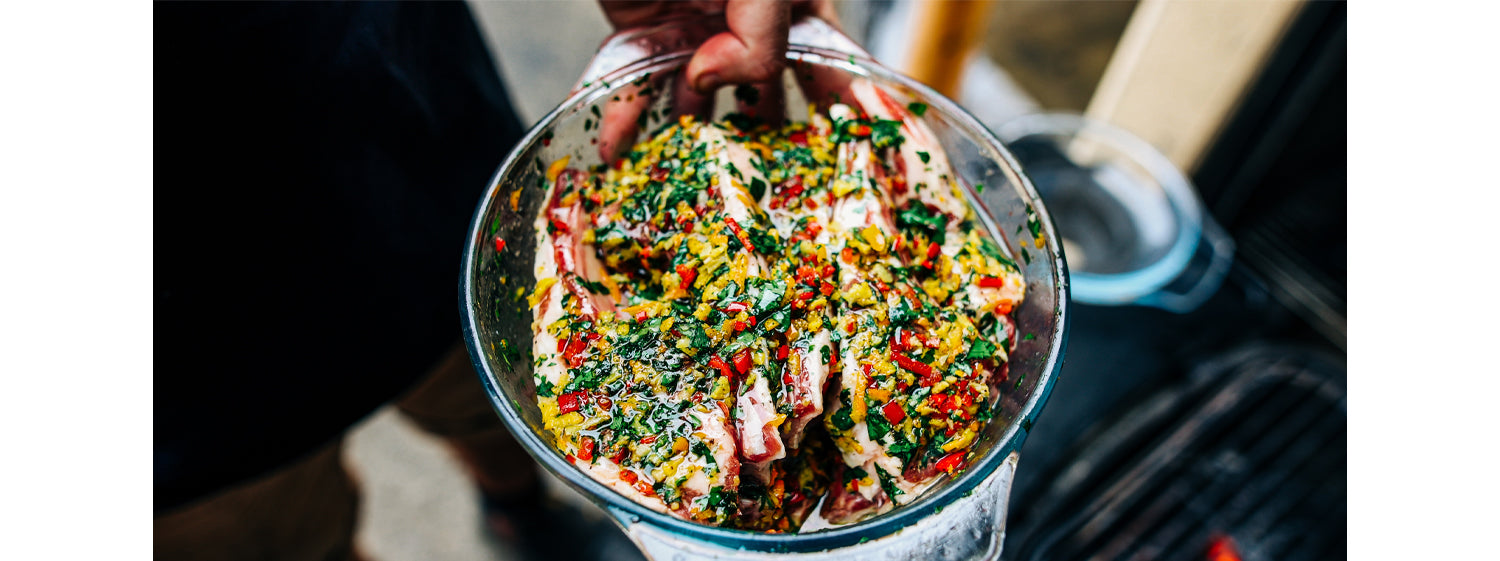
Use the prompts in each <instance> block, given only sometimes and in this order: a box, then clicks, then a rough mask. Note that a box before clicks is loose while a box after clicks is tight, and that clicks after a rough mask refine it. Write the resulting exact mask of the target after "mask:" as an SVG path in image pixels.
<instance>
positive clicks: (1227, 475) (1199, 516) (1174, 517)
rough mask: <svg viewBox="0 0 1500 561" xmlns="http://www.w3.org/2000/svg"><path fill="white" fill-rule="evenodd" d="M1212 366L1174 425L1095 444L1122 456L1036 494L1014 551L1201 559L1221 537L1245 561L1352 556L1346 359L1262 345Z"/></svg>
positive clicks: (1022, 554)
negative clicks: (1349, 550)
mask: <svg viewBox="0 0 1500 561" xmlns="http://www.w3.org/2000/svg"><path fill="white" fill-rule="evenodd" d="M1206 369H1207V370H1212V371H1209V372H1199V373H1198V374H1197V375H1196V376H1194V379H1198V380H1204V382H1202V383H1201V388H1199V389H1198V390H1196V391H1181V392H1178V393H1176V394H1175V396H1174V398H1173V399H1174V400H1175V401H1176V404H1175V405H1174V406H1173V407H1172V408H1171V409H1169V411H1170V413H1164V414H1161V416H1162V418H1163V419H1164V421H1162V422H1159V423H1141V424H1140V429H1139V430H1136V431H1134V432H1137V433H1142V434H1132V435H1126V436H1124V437H1121V436H1119V435H1115V436H1112V437H1110V438H1109V442H1108V443H1104V444H1096V445H1097V446H1113V447H1116V448H1120V449H1122V450H1121V451H1120V452H1119V453H1118V456H1117V457H1122V458H1126V459H1125V460H1124V461H1120V462H1108V464H1109V465H1108V466H1099V465H1090V462H1094V461H1097V459H1098V458H1099V457H1105V456H1108V454H1095V455H1093V456H1091V457H1089V458H1082V459H1080V460H1079V462H1080V464H1081V465H1078V466H1074V467H1071V468H1069V469H1066V470H1064V472H1063V473H1067V472H1070V471H1071V472H1074V473H1087V475H1086V476H1084V477H1081V478H1059V479H1060V480H1061V479H1068V481H1069V482H1068V483H1066V489H1061V490H1053V491H1052V492H1049V493H1048V495H1047V497H1046V498H1045V499H1044V500H1042V501H1038V504H1037V507H1036V508H1037V512H1036V514H1037V516H1029V517H1027V520H1026V523H1025V524H1024V525H1018V528H1017V534H1016V535H1015V537H1016V538H1017V539H1018V541H1020V545H1019V546H1018V547H1016V548H1015V550H1014V551H1016V555H1015V557H1013V558H1015V559H1038V560H1039V559H1049V560H1068V559H1080V560H1081V559H1090V560H1094V559H1098V560H1136V559H1150V560H1157V559H1161V560H1201V559H1206V558H1207V555H1208V553H1207V552H1208V551H1209V548H1210V546H1211V544H1212V543H1214V542H1215V540H1216V539H1218V537H1220V536H1227V537H1228V538H1230V539H1232V540H1233V543H1234V544H1235V545H1236V549H1237V550H1238V552H1239V555H1240V557H1241V558H1242V559H1245V560H1247V561H1252V560H1260V559H1265V560H1271V559H1277V560H1281V559H1330V558H1342V557H1344V555H1345V540H1344V536H1345V523H1344V521H1345V520H1346V518H1347V516H1346V512H1345V505H1346V500H1345V497H1346V494H1345V492H1346V487H1345V469H1346V466H1347V459H1346V456H1345V439H1346V430H1347V414H1346V412H1345V401H1344V389H1343V367H1342V365H1338V364H1336V363H1334V362H1332V361H1330V360H1328V359H1324V358H1322V357H1321V356H1318V355H1311V354H1308V353H1301V352H1296V351H1291V350H1288V349H1280V348H1264V347H1263V348H1259V349H1254V350H1250V351H1242V352H1240V353H1236V354H1235V355H1233V356H1232V357H1231V358H1229V359H1226V360H1223V361H1218V362H1215V363H1213V364H1212V365H1209V366H1207V367H1206ZM1023 465H1024V456H1023ZM1048 506H1050V507H1051V508H1047V507H1048Z"/></svg>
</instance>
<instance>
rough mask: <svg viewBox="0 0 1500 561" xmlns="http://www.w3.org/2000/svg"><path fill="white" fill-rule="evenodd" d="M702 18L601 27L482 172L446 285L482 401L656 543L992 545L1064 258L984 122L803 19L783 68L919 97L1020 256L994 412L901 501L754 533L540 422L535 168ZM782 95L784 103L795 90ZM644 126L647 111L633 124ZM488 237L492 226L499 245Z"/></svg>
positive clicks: (682, 57) (762, 547) (1047, 378)
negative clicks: (969, 450) (569, 81)
mask: <svg viewBox="0 0 1500 561" xmlns="http://www.w3.org/2000/svg"><path fill="white" fill-rule="evenodd" d="M713 31H714V28H713V27H712V25H711V24H705V23H703V22H679V23H675V24H667V25H664V26H659V27H656V28H652V29H647V30H640V31H636V32H632V33H624V34H620V35H617V36H616V37H614V38H613V39H611V40H610V41H608V42H606V43H605V45H604V47H603V48H602V49H601V51H600V55H599V56H598V57H597V58H596V59H595V61H594V63H593V65H592V66H591V67H590V70H589V72H588V73H586V75H585V77H584V79H583V80H581V81H580V88H579V90H578V91H577V92H575V93H574V94H573V95H572V96H571V97H569V98H568V99H567V100H566V101H564V102H563V103H562V104H561V105H559V106H558V107H557V109H554V110H553V111H552V112H551V113H549V114H548V115H547V116H546V117H545V118H544V119H542V121H541V122H540V123H539V124H537V125H536V126H535V127H534V128H532V129H531V131H530V132H529V133H528V134H527V135H526V137H525V138H524V139H522V140H521V142H520V143H519V144H518V145H517V146H516V147H515V149H514V150H512V151H511V153H510V155H509V156H508V157H506V159H505V162H504V164H502V165H501V166H500V169H499V171H498V172H496V174H495V177H494V179H493V180H492V181H491V182H490V186H489V188H488V189H487V190H486V191H485V194H484V197H483V198H482V200H481V201H480V203H479V207H478V209H477V210H476V211H475V213H474V220H473V223H472V225H471V226H470V230H469V239H468V244H467V247H466V248H465V250H464V259H463V269H462V274H461V280H460V286H459V289H460V297H461V300H462V305H463V311H464V332H465V336H466V339H467V341H468V344H469V350H470V354H471V356H472V358H473V361H474V366H475V368H476V370H478V372H479V374H480V377H481V379H482V381H483V383H484V385H485V388H486V389H487V390H488V392H489V396H490V398H491V400H492V401H493V403H494V406H495V409H496V411H497V412H498V413H499V414H500V417H501V418H502V419H503V420H504V422H505V423H506V425H507V426H508V427H509V428H510V430H511V431H512V432H513V433H514V434H515V435H516V437H517V438H518V439H519V440H520V441H521V443H522V444H523V445H524V446H525V447H526V449H527V450H528V451H529V452H530V453H531V454H532V455H533V456H534V457H535V458H536V459H537V461H538V462H540V463H541V464H542V465H543V466H544V467H545V468H546V469H547V470H549V471H551V472H552V473H553V474H555V475H557V476H558V477H560V478H561V479H562V480H563V481H565V482H567V484H568V485H570V486H572V487H573V488H575V489H577V490H578V491H580V492H581V493H583V494H584V495H585V496H587V497H589V498H590V499H591V500H593V501H595V502H597V503H598V504H600V505H601V506H602V507H604V508H605V509H606V510H607V511H609V512H610V513H611V514H612V515H613V516H614V517H615V518H616V520H617V521H618V522H619V523H620V524H621V525H622V526H623V527H624V528H625V530H626V531H627V533H629V534H630V535H631V537H632V539H634V540H635V541H636V543H637V544H638V545H639V546H641V548H642V549H643V551H645V552H646V553H647V554H648V555H651V556H653V557H656V558H675V557H676V556H683V558H702V557H717V558H729V557H751V558H755V557H760V556H763V555H765V554H770V553H799V554H815V556H818V557H822V558H855V557H867V556H869V555H870V554H871V553H872V552H877V551H878V553H879V554H880V555H881V556H882V557H885V556H896V557H914V558H923V559H967V558H976V557H988V556H992V555H995V554H998V552H999V547H1000V541H1001V538H1002V537H1003V535H1004V510H1005V501H1006V499H1007V498H1008V494H1009V483H1010V474H1011V473H1012V470H1013V469H1014V466H1015V461H1016V452H1017V451H1018V450H1019V449H1020V447H1021V444H1022V442H1023V441H1024V440H1025V439H1026V435H1027V432H1028V430H1029V429H1030V427H1031V423H1032V421H1033V420H1034V419H1035V418H1036V415H1037V413H1038V412H1039V411H1040V410H1041V408H1042V405H1043V403H1045V402H1046V399H1047V394H1048V392H1049V391H1050V390H1051V388H1052V383H1053V381H1054V379H1055V378H1056V376H1057V372H1058V370H1059V368H1060V367H1061V365H1062V355H1063V349H1064V346H1065V342H1066V340H1067V326H1068V322H1067V318H1068V313H1067V310H1068V273H1067V268H1066V265H1065V264H1064V261H1063V255H1062V249H1061V248H1060V246H1059V245H1058V244H1059V240H1060V238H1059V237H1058V235H1057V233H1056V229H1055V228H1054V227H1053V224H1052V220H1051V218H1050V217H1049V216H1048V214H1047V210H1046V208H1045V207H1044V206H1043V205H1042V202H1041V198H1040V197H1039V196H1038V195H1037V192H1036V190H1035V189H1034V188H1033V187H1032V185H1031V182H1030V181H1029V180H1028V179H1027V178H1026V176H1025V175H1024V174H1023V173H1022V172H1021V169H1020V167H1019V165H1018V164H1017V163H1016V160H1015V159H1014V158H1013V157H1012V156H1011V155H1010V153H1009V152H1007V151H1006V149H1005V148H1004V146H1002V145H1001V143H1000V141H999V140H998V139H996V138H995V136H994V135H993V134H991V133H990V131H988V130H986V129H985V128H984V127H983V126H982V125H980V124H979V122H978V121H976V120H975V119H974V117H973V116H971V115H969V113H967V112H965V111H964V110H963V109H961V108H959V107H958V106H957V105H956V104H954V103H953V102H952V101H951V100H949V99H947V98H945V97H943V96H941V95H939V94H938V93H936V92H934V91H932V90H931V89H929V88H927V87H925V86H923V85H921V84H919V83H917V82H915V81H913V80H911V79H910V78H907V77H905V76H902V75H900V74H899V73H897V72H895V71H892V70H891V69H889V68H886V67H884V66H882V65H880V64H879V63H876V62H875V61H873V60H871V59H870V57H869V55H868V54H866V53H865V52H864V51H862V50H860V49H859V48H858V47H857V46H855V45H854V43H853V42H852V41H849V40H848V39H847V38H845V37H844V36H843V35H841V34H839V33H838V32H837V31H835V30H833V29H832V28H831V27H830V26H828V25H827V24H825V23H823V22H821V21H819V20H816V19H808V20H803V21H801V22H798V23H797V24H796V25H794V26H793V29H792V35H791V43H792V44H791V46H790V49H789V50H788V52H787V55H786V57H787V59H788V62H789V63H790V64H791V65H792V66H793V68H794V69H795V68H808V66H801V65H812V67H816V68H820V69H825V70H831V71H836V72H839V73H844V74H847V75H850V76H856V77H864V78H868V79H870V80H872V81H874V82H875V83H876V84H877V85H879V86H881V87H882V88H884V89H885V90H886V91H887V92H888V93H890V94H891V95H892V96H893V97H896V98H897V99H898V100H899V101H902V102H921V103H925V104H927V106H928V108H929V109H928V110H927V112H926V119H927V121H928V124H929V126H931V127H932V129H933V130H934V132H935V133H936V135H937V137H938V140H939V142H940V143H941V144H942V145H943V147H944V148H945V149H946V150H947V152H948V154H949V157H950V159H951V161H952V163H953V167H954V171H955V173H957V174H958V175H960V176H961V177H962V178H963V180H964V183H967V184H968V185H982V186H983V188H982V190H978V191H976V190H975V189H973V188H970V189H969V191H968V193H967V194H968V196H969V198H970V203H971V204H972V205H973V206H974V208H975V209H976V211H977V214H978V215H979V218H980V220H979V223H980V224H982V225H983V227H985V228H988V229H990V230H991V233H992V234H994V235H995V239H997V240H1003V243H1002V245H1008V249H1009V250H1010V252H1011V253H1012V254H1013V256H1014V257H1015V258H1016V261H1017V263H1018V264H1020V265H1022V267H1023V273H1024V274H1025V276H1026V279H1027V291H1028V292H1027V296H1026V300H1025V302H1024V303H1023V304H1022V305H1021V306H1020V307H1019V308H1018V309H1017V310H1016V311H1015V313H1014V319H1015V320H1016V323H1017V325H1018V326H1019V329H1020V331H1021V333H1023V334H1026V335H1025V336H1023V337H1022V338H1021V340H1020V342H1019V344H1018V345H1017V348H1016V349H1014V350H1013V352H1012V353H1011V355H1010V357H1011V365H1010V376H1009V379H1008V381H1007V382H1006V383H1005V388H1004V389H1003V391H1002V393H1001V394H1000V397H999V398H998V401H996V402H995V403H994V404H993V409H994V413H995V415H994V419H995V420H994V421H993V422H992V423H991V424H990V425H989V427H988V429H987V430H986V431H985V433H984V434H983V435H982V437H981V440H980V441H979V442H977V443H976V444H975V446H974V455H973V456H971V457H972V458H974V460H973V461H972V463H971V465H970V467H969V468H967V469H965V470H963V471H962V472H960V473H959V474H957V475H955V476H951V477H950V478H949V479H948V480H947V481H945V482H943V483H941V484H939V485H938V486H936V487H934V488H933V489H932V490H930V491H929V492H927V493H926V494H925V495H924V496H922V497H921V498H919V499H918V500H916V501H914V502H913V503H911V504H909V505H906V506H902V507H899V508H896V509H895V510H893V511H891V512H889V513H886V514H883V515H880V516H876V517H874V518H871V519H868V520H865V521H862V522H859V523H855V524H850V525H846V526H838V527H832V528H827V529H822V530H818V531H812V532H806V533H798V534H763V533H754V532H748V531H741V530H731V529H724V528H717V527H710V526H704V525H700V524H696V523H692V522H688V521H685V520H681V519H678V518H674V517H671V516H668V515H664V514H660V513H657V512H654V511H651V510H649V509H646V508H645V507H642V506H641V505H639V504H636V503H635V502H633V501H631V500H629V499H627V498H625V497H623V496H621V495H619V494H617V493H615V492H614V491H612V490H610V489H609V488H608V487H606V486H604V485H603V484H600V483H599V482H597V481H595V480H593V479H591V478H590V477H589V476H587V475H586V474H584V473H583V472H581V471H579V470H578V469H576V468H575V467H573V466H572V465H570V464H569V463H567V461H566V460H564V458H563V456H562V455H561V454H560V453H559V452H557V451H556V450H555V449H554V448H553V447H552V445H551V444H550V441H551V439H550V438H548V437H546V436H545V435H543V434H542V431H544V430H545V429H543V428H542V418H541V413H540V412H539V411H538V409H537V406H536V388H535V386H534V384H533V382H532V376H531V373H532V367H531V365H532V362H531V357H532V355H531V341H532V332H531V314H530V311H529V309H528V307H527V305H526V302H525V295H526V294H529V293H530V291H531V289H532V288H533V286H534V284H535V282H536V278H535V273H534V270H533V266H534V265H533V263H534V258H535V252H536V243H537V236H536V232H535V231H533V223H534V220H535V218H536V216H537V213H538V212H539V211H540V209H541V208H542V207H543V204H544V200H543V198H544V195H545V193H546V188H545V184H544V182H545V179H544V175H545V167H546V165H547V163H549V162H552V161H554V160H556V159H558V158H561V157H563V156H567V157H569V158H570V159H571V160H570V161H571V162H572V165H574V166H580V165H589V164H597V163H600V157H599V155H598V152H599V150H598V148H597V145H596V143H595V141H596V139H595V137H594V136H593V135H595V134H597V130H598V128H597V124H598V116H599V114H600V113H599V112H602V111H604V110H605V108H606V107H605V105H606V104H608V103H609V102H610V101H611V100H612V99H613V98H614V97H615V96H616V95H620V94H621V93H622V92H636V91H638V89H639V88H640V87H641V86H640V85H641V84H645V83H647V82H652V81H653V80H654V81H655V82H653V83H658V82H660V81H661V80H662V79H663V77H667V78H666V79H667V80H671V79H672V78H670V77H671V76H672V75H673V74H674V73H675V72H677V71H679V70H680V69H682V68H683V67H684V66H685V65H686V64H687V61H688V59H689V57H690V56H691V54H692V47H693V46H695V45H696V43H695V41H698V40H701V38H703V37H706V36H708V35H709V34H711V33H712V32H713ZM663 37H665V38H667V40H663V39H662V38H663ZM784 87H785V88H786V93H787V95H788V96H789V97H790V98H792V99H795V98H796V97H797V96H798V95H799V94H798V92H797V91H796V87H795V86H794V84H791V83H788V84H785V85H784ZM630 88H635V89H630ZM659 89H660V90H661V91H664V92H667V93H666V94H664V95H663V96H662V98H663V99H658V100H657V104H658V105H657V107H658V108H666V107H670V103H671V100H670V99H666V98H669V97H670V92H671V88H670V87H660V88H659ZM627 95H628V94H627ZM788 106H789V107H792V108H793V109H794V110H795V109H796V108H797V104H796V103H795V102H793V103H788ZM794 116H795V115H794ZM655 128H656V125H655V124H654V122H653V123H652V124H649V125H648V127H647V130H652V129H655ZM1002 233H1003V234H1004V235H1000V234H1002ZM497 237H498V238H500V239H503V240H505V246H504V250H503V251H502V252H499V253H497V252H496V244H495V241H494V240H495V239H496V238H497Z"/></svg>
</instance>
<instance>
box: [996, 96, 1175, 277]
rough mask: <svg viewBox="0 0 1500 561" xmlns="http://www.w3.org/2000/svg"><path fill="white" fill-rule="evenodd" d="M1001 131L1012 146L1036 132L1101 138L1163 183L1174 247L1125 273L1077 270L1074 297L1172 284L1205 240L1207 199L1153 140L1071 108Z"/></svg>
mask: <svg viewBox="0 0 1500 561" xmlns="http://www.w3.org/2000/svg"><path fill="white" fill-rule="evenodd" d="M996 132H997V136H999V138H1000V140H1001V141H1002V142H1004V143H1005V145H1006V146H1007V147H1009V145H1011V144H1013V143H1016V142H1019V141H1021V140H1023V139H1025V138H1028V137H1033V136H1040V137H1047V136H1056V137H1064V138H1069V139H1071V138H1087V139H1090V140H1093V141H1096V142H1098V143H1099V144H1101V145H1103V146H1105V147H1107V148H1108V149H1109V150H1110V151H1111V152H1113V153H1115V154H1117V155H1119V156H1121V157H1123V158H1125V159H1127V160H1129V161H1131V162H1132V163H1134V164H1136V165H1138V166H1141V168H1143V169H1144V170H1145V171H1146V173H1147V174H1149V175H1150V176H1151V179H1152V180H1153V181H1155V182H1156V184H1157V185H1159V186H1160V187H1161V191H1162V193H1164V196H1165V198H1166V202H1167V204H1168V206H1170V207H1171V208H1172V213H1173V215H1174V216H1175V217H1176V218H1177V233H1176V235H1175V236H1174V238H1173V240H1172V245H1171V247H1169V248H1168V249H1167V251H1166V252H1165V253H1163V254H1162V256H1161V257H1159V258H1157V259H1156V260H1155V261H1153V262H1151V263H1149V264H1147V265H1144V266H1141V267H1138V268H1136V269H1134V270H1130V271H1125V272H1121V273H1090V272H1086V271H1072V272H1071V280H1072V281H1073V287H1072V288H1073V298H1074V299H1076V300H1078V301H1079V302H1084V303H1089V304H1128V303H1132V302H1136V301H1138V300H1140V299H1141V298H1144V297H1146V296H1147V295H1150V294H1152V293H1154V292H1157V291H1159V290H1161V289H1162V288H1164V287H1166V286H1167V285H1169V284H1171V283H1172V281H1173V280H1175V279H1177V277H1179V276H1181V275H1182V272H1183V271H1184V270H1186V269H1187V266H1188V264H1189V263H1190V262H1192V259H1193V254H1194V253H1195V252H1196V251H1197V250H1198V245H1199V244H1200V243H1201V242H1202V239H1203V214H1204V209H1203V204H1202V203H1201V202H1200V201H1199V200H1198V196H1197V191H1196V190H1195V189H1194V188H1193V185H1192V182H1191V181H1189V180H1188V178H1187V177H1186V176H1185V175H1183V173H1182V171H1181V170H1179V169H1177V166H1176V165H1175V164H1173V163H1172V161H1171V160H1170V159H1169V158H1167V156H1166V154H1163V153H1162V152H1161V151H1160V150H1157V149H1156V147H1155V146H1152V145H1151V143H1149V142H1146V140H1144V139H1142V138H1140V137H1138V136H1136V135H1134V134H1131V133H1130V131H1127V130H1125V129H1124V128H1121V127H1119V126H1116V125H1113V124H1111V123H1108V122H1105V121H1102V120H1099V119H1094V118H1091V117H1088V116H1086V115H1079V114H1076V113H1066V112H1040V113H1029V114H1026V115H1021V116H1019V117H1015V118H1013V119H1011V120H1009V121H1006V122H1005V123H1004V124H1001V125H1000V126H999V127H996Z"/></svg>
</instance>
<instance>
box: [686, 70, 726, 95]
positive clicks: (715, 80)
mask: <svg viewBox="0 0 1500 561" xmlns="http://www.w3.org/2000/svg"><path fill="white" fill-rule="evenodd" d="M722 83H723V81H722V80H720V79H719V75H718V74H715V73H713V72H709V73H707V74H704V75H702V76H699V77H698V83H696V84H693V87H695V88H697V89H698V91H699V92H702V93H712V92H713V91H714V90H715V89H717V88H718V87H719V86H720V85H721V84H722Z"/></svg>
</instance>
